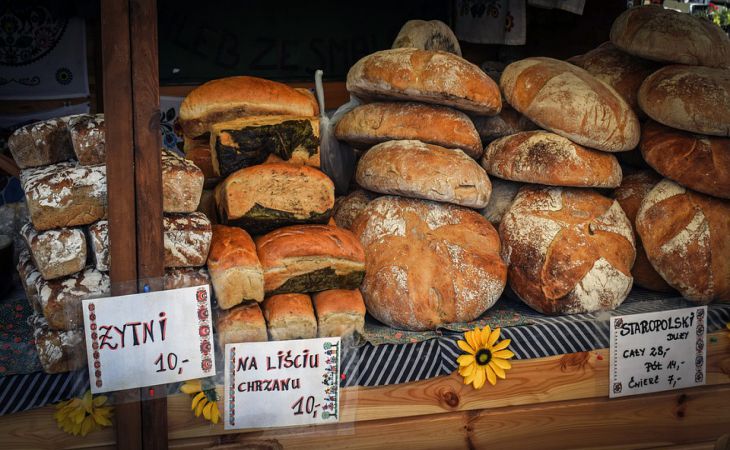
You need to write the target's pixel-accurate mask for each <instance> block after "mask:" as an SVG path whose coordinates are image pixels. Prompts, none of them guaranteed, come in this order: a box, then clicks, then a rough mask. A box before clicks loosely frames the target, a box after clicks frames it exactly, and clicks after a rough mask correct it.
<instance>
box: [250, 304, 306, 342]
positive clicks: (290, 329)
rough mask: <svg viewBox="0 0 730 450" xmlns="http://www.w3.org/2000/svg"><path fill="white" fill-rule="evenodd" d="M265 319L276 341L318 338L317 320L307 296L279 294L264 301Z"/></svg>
mask: <svg viewBox="0 0 730 450" xmlns="http://www.w3.org/2000/svg"><path fill="white" fill-rule="evenodd" d="M263 309H264V317H265V318H266V323H267V324H268V327H269V334H270V335H271V339H272V340H274V341H286V340H289V339H311V338H315V337H317V319H315V317H314V310H313V309H312V301H311V300H310V299H309V296H308V295H307V294H279V295H272V296H271V297H268V298H267V299H266V300H264V303H263Z"/></svg>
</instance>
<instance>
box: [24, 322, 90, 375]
mask: <svg viewBox="0 0 730 450" xmlns="http://www.w3.org/2000/svg"><path fill="white" fill-rule="evenodd" d="M29 321H30V322H31V323H32V325H33V340H34V341H35V346H36V350H37V351H38V359H39V360H40V362H41V366H43V371H44V372H45V373H64V372H71V371H73V370H78V369H80V368H82V367H84V366H86V341H85V339H84V331H83V329H76V330H68V331H58V330H52V329H50V328H49V327H48V322H47V321H46V320H45V319H44V318H43V317H42V316H33V317H32V318H31V319H29Z"/></svg>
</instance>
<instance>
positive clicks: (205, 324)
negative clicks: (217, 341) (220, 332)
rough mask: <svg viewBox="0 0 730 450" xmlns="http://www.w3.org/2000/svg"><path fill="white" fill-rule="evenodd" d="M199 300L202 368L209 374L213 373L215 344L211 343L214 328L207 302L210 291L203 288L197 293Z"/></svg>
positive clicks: (196, 296)
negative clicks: (212, 356)
mask: <svg viewBox="0 0 730 450" xmlns="http://www.w3.org/2000/svg"><path fill="white" fill-rule="evenodd" d="M195 298H196V299H197V300H198V336H199V337H200V354H201V362H200V366H201V368H202V369H203V372H205V373H206V374H209V373H210V372H211V371H213V369H214V368H213V359H212V358H211V353H212V349H213V344H212V343H211V342H210V335H211V332H212V327H211V326H210V316H209V312H208V311H209V308H208V304H207V303H206V300H208V290H207V289H205V288H203V287H201V288H199V289H198V290H197V292H196V293H195Z"/></svg>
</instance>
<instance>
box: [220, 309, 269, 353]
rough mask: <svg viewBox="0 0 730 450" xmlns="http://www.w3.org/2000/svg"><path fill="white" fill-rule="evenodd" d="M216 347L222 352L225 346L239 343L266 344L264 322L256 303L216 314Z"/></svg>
mask: <svg viewBox="0 0 730 450" xmlns="http://www.w3.org/2000/svg"><path fill="white" fill-rule="evenodd" d="M215 329H216V332H217V333H218V345H219V346H220V348H221V350H224V349H225V347H226V344H238V343H239V342H266V341H268V340H269V336H268V334H267V333H266V321H265V320H264V315H263V314H262V313H261V308H259V304H258V303H256V302H251V303H244V304H242V305H238V306H236V307H234V308H231V309H229V310H226V311H220V312H219V313H218V319H217V320H216V322H215Z"/></svg>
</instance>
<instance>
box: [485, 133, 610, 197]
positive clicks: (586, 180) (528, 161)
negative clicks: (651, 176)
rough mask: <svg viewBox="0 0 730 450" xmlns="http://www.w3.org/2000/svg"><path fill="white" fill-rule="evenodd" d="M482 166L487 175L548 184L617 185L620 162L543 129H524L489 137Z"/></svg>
mask: <svg viewBox="0 0 730 450" xmlns="http://www.w3.org/2000/svg"><path fill="white" fill-rule="evenodd" d="M482 166H483V167H484V168H485V169H486V170H487V172H488V173H489V175H494V176H495V177H499V178H503V179H506V180H512V181H521V182H524V183H538V184H546V185H549V186H574V187H601V188H611V187H618V185H619V184H621V166H619V164H618V160H617V159H616V157H615V156H614V155H612V154H610V153H605V152H599V151H596V150H592V149H589V148H585V147H583V146H581V145H578V144H575V143H573V142H571V141H569V140H568V139H566V138H564V137H562V136H560V135H557V134H554V133H549V132H547V131H524V132H522V133H517V134H513V135H512V136H507V137H503V138H499V139H497V140H496V141H492V142H491V143H490V144H489V146H488V147H487V149H486V151H485V152H484V158H482Z"/></svg>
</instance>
